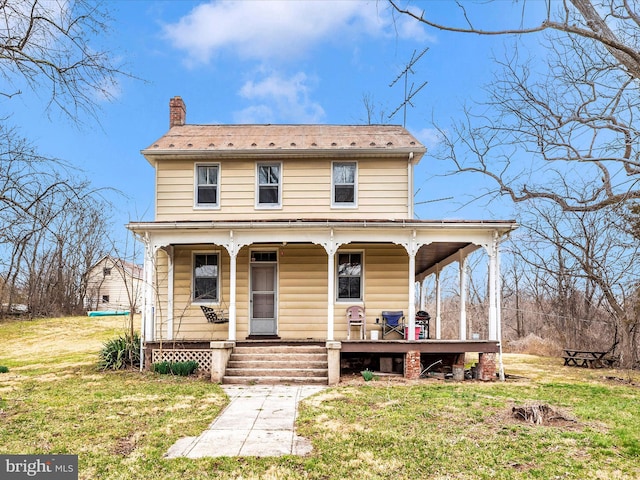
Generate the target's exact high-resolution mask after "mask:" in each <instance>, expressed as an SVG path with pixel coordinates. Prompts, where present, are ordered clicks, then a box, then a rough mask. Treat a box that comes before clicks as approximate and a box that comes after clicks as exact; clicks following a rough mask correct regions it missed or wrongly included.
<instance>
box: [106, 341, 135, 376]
mask: <svg viewBox="0 0 640 480" xmlns="http://www.w3.org/2000/svg"><path fill="white" fill-rule="evenodd" d="M138 365H140V336H139V335H138V334H134V336H133V339H132V338H131V337H130V336H129V335H124V336H120V337H118V338H114V339H112V340H109V341H108V342H106V343H105V344H104V346H103V347H102V350H101V351H100V368H102V369H103V370H107V369H111V370H121V369H124V368H127V367H135V366H138Z"/></svg>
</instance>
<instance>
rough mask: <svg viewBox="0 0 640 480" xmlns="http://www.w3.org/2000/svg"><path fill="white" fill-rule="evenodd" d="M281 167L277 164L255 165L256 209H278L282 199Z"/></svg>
mask: <svg viewBox="0 0 640 480" xmlns="http://www.w3.org/2000/svg"><path fill="white" fill-rule="evenodd" d="M281 172H282V166H281V164H279V163H259V164H258V165H257V180H258V185H257V200H258V201H257V205H256V206H257V207H267V208H274V207H280V205H281V198H282V195H281V194H282V177H281Z"/></svg>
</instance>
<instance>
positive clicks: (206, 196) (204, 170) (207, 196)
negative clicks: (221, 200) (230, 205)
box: [196, 165, 220, 207]
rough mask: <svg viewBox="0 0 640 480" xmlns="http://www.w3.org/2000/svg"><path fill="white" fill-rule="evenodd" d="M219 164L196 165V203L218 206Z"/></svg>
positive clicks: (205, 205) (198, 204)
mask: <svg viewBox="0 0 640 480" xmlns="http://www.w3.org/2000/svg"><path fill="white" fill-rule="evenodd" d="M219 169H220V167H219V166H218V165H197V166H196V205H197V206H204V207H217V206H218V173H219Z"/></svg>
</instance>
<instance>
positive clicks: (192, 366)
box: [153, 360, 198, 377]
mask: <svg viewBox="0 0 640 480" xmlns="http://www.w3.org/2000/svg"><path fill="white" fill-rule="evenodd" d="M197 368H198V362H195V361H193V360H189V361H186V362H158V363H154V364H153V371H154V372H156V373H160V374H162V375H169V374H171V375H179V376H181V377H188V376H189V375H191V374H192V373H193V372H195V371H196V370H197Z"/></svg>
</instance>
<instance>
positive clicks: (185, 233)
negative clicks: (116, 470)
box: [129, 220, 515, 381]
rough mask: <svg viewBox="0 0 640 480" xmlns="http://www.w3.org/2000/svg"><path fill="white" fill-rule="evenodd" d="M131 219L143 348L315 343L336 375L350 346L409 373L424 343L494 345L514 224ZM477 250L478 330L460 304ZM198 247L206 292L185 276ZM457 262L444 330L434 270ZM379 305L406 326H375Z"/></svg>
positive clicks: (433, 346)
mask: <svg viewBox="0 0 640 480" xmlns="http://www.w3.org/2000/svg"><path fill="white" fill-rule="evenodd" d="M129 228H130V229H132V230H133V231H134V232H136V233H137V234H138V235H139V237H140V238H141V239H142V240H143V242H144V244H145V286H146V289H145V296H144V319H143V325H142V330H143V331H142V336H143V341H144V344H145V345H146V348H147V349H152V347H153V345H154V343H156V342H160V343H162V345H163V348H164V349H165V350H166V349H167V347H168V346H169V345H172V344H174V343H176V342H177V343H182V344H183V345H184V344H191V343H193V344H195V343H198V342H200V344H206V343H208V344H209V348H208V349H210V350H212V352H213V355H214V356H217V357H218V358H219V360H218V362H217V364H218V365H219V368H218V370H220V368H224V367H223V366H222V364H223V363H224V364H226V361H228V356H229V355H230V354H231V353H230V352H231V351H232V350H233V348H234V347H236V346H237V345H240V344H242V345H253V346H257V345H258V344H259V343H260V342H262V343H264V342H266V341H270V340H272V341H275V342H281V343H285V344H286V343H296V342H300V343H304V342H307V343H320V344H323V345H324V348H326V350H327V355H328V356H329V358H330V359H329V364H330V365H334V368H333V374H332V375H331V378H332V379H333V381H335V378H336V376H337V377H338V378H339V370H340V368H339V365H340V357H341V356H345V355H351V354H355V353H356V352H361V353H366V352H375V351H378V350H379V351H381V352H383V353H384V350H388V352H387V353H389V354H399V355H400V354H401V355H404V356H405V359H406V360H405V362H404V363H405V365H406V364H410V365H411V364H416V363H417V367H414V368H413V369H409V372H407V371H406V369H405V372H404V373H405V375H408V376H415V370H418V374H419V369H420V356H421V355H426V354H429V352H431V353H437V352H440V353H449V354H451V355H457V354H462V353H464V352H477V353H481V354H485V353H487V354H494V353H497V352H498V351H499V344H500V340H499V339H500V309H499V305H500V298H499V295H500V294H499V291H500V289H499V274H498V272H499V243H500V241H501V240H502V239H503V237H504V236H505V235H506V234H508V233H509V232H510V231H511V230H513V229H514V228H515V224H514V223H513V222H505V221H495V222H459V221H450V222H446V221H443V222H428V221H371V220H367V221H364V220H358V221H318V220H309V221H305V220H296V221H286V222H283V221H280V220H278V221H262V222H201V221H197V222H151V223H136V224H131V225H129ZM478 249H484V251H485V252H486V254H487V255H486V256H487V258H488V261H487V279H486V281H485V282H484V283H485V284H486V285H487V299H488V313H487V315H486V318H485V319H484V322H483V323H484V324H485V328H483V329H482V333H480V334H478V333H475V330H473V331H470V329H469V327H468V325H467V323H468V322H467V311H466V304H467V302H466V283H467V280H468V268H467V265H466V261H467V258H468V256H469V255H470V254H471V253H472V252H474V251H476V250H478ZM205 254H206V255H209V254H210V255H212V256H215V268H213V267H212V268H211V271H215V285H216V288H217V290H216V293H215V294H214V295H211V297H210V298H208V299H206V300H203V299H202V298H200V297H199V296H198V295H196V293H197V288H198V287H197V285H196V283H195V281H194V278H193V277H194V276H196V273H194V272H195V271H196V267H194V265H195V262H196V260H194V259H198V258H199V257H197V256H198V255H205ZM345 259H346V260H345ZM198 261H199V260H198ZM349 262H351V263H349ZM454 263H458V265H459V270H458V271H459V274H458V282H459V291H460V300H459V311H458V312H457V314H455V317H456V318H455V323H456V324H457V328H456V330H457V332H456V333H457V335H455V337H451V336H449V337H448V338H443V328H442V325H443V321H444V320H445V319H446V320H447V322H448V323H449V324H450V323H451V321H452V314H451V312H446V314H445V313H444V312H443V311H442V291H441V282H440V276H441V273H442V271H443V269H444V268H445V267H447V266H448V265H451V264H454ZM345 265H346V266H345ZM263 267H269V268H263ZM265 272H266V277H265ZM344 272H346V274H345V273H344ZM259 275H262V277H259ZM260 278H262V279H263V280H264V278H266V280H264V281H262V280H260ZM425 279H432V281H433V285H434V291H432V292H431V294H432V296H433V298H435V303H434V305H433V308H432V309H431V311H430V315H431V323H430V336H429V338H428V339H426V338H425V339H420V338H419V336H418V335H417V332H416V328H415V327H416V320H415V319H416V312H417V311H418V310H420V309H421V307H422V306H423V304H424V295H425V289H424V288H423V281H424V280H425ZM259 281H261V282H262V283H258V282H259ZM256 285H260V287H259V288H258V287H256ZM345 292H346V294H345ZM265 298H266V299H267V301H265V300H264V299H265ZM258 300H259V302H258ZM256 303H260V309H257V308H255V305H256ZM354 305H356V306H359V307H361V308H362V309H363V310H364V312H365V313H364V317H365V318H364V325H363V328H362V330H363V333H362V335H361V334H360V332H359V331H358V332H357V336H352V337H351V338H353V340H350V339H349V336H350V334H351V335H354V333H356V332H355V331H349V329H348V324H347V318H346V309H347V307H350V306H354ZM202 307H208V308H213V309H216V310H217V311H219V312H221V316H222V317H224V321H225V323H222V324H220V323H209V322H207V320H206V318H205V316H204V315H203V311H202ZM385 310H397V311H401V312H402V314H403V316H404V318H405V322H406V333H405V335H401V334H395V333H394V334H392V335H390V336H386V337H383V335H382V331H381V330H382V325H381V323H382V321H381V315H382V312H383V311H385ZM265 312H266V313H265ZM264 320H267V321H266V322H265V321H264ZM376 337H377V338H378V340H372V338H376ZM469 337H471V338H469ZM443 349H444V350H448V351H447V352H444V351H443ZM412 352H413V353H412ZM416 352H417V353H416ZM336 355H337V363H336ZM416 356H417V358H418V360H417V361H416ZM147 358H148V361H152V358H151V357H149V356H148V357H147ZM331 359H333V360H331ZM214 363H215V362H214ZM336 364H337V365H338V368H337V372H338V373H337V375H336V372H335V371H336V368H335V365H336ZM214 370H215V368H213V367H212V370H211V371H212V378H215V374H214Z"/></svg>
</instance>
